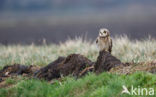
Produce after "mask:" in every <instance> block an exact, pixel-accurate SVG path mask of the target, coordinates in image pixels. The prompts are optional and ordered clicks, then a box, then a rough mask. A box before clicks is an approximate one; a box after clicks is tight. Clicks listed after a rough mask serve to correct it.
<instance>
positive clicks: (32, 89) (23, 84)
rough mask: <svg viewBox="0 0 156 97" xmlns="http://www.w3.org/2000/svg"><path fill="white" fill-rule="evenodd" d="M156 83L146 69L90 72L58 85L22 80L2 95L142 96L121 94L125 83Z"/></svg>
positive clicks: (151, 85) (7, 96)
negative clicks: (125, 71) (144, 71)
mask: <svg viewBox="0 0 156 97" xmlns="http://www.w3.org/2000/svg"><path fill="white" fill-rule="evenodd" d="M155 84H156V75H152V74H149V73H143V72H138V73H135V74H132V75H129V76H126V75H115V74H110V73H102V74H100V75H98V76H97V75H95V74H89V75H87V76H85V77H83V78H81V79H78V80H75V79H73V78H71V77H66V78H65V80H64V81H63V82H59V81H56V82H55V83H54V84H49V83H47V82H46V81H39V80H35V79H31V80H20V81H19V82H18V83H17V84H15V86H13V87H11V88H5V89H0V97H138V96H132V95H128V94H121V91H122V85H126V86H127V87H128V88H129V89H130V87H131V86H132V85H133V86H134V87H136V88H137V87H138V86H140V87H141V88H144V87H146V88H154V89H155V90H156V87H155ZM141 97H148V96H146V95H143V96H141ZM150 97H155V96H150Z"/></svg>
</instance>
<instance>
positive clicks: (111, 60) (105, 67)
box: [95, 51, 122, 73]
mask: <svg viewBox="0 0 156 97" xmlns="http://www.w3.org/2000/svg"><path fill="white" fill-rule="evenodd" d="M119 65H122V63H121V61H120V60H119V59H117V58H116V57H114V56H112V55H111V54H110V53H109V52H106V51H100V52H99V56H98V58H97V61H96V62H95V72H96V73H101V72H104V71H109V70H110V69H111V68H113V67H116V66H119Z"/></svg>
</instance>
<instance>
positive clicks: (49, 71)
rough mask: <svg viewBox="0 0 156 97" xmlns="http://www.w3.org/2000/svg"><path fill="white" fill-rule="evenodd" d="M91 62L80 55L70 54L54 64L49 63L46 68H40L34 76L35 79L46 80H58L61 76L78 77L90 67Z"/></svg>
mask: <svg viewBox="0 0 156 97" xmlns="http://www.w3.org/2000/svg"><path fill="white" fill-rule="evenodd" d="M92 65H93V62H91V61H90V60H89V59H88V58H86V57H84V56H82V55H80V54H71V55H69V56H67V57H66V58H65V57H59V58H58V59H57V60H55V61H54V62H52V63H50V64H49V65H48V66H46V67H44V68H41V70H39V72H38V73H37V74H36V77H37V78H43V79H46V80H51V79H54V78H59V77H61V76H67V75H73V76H76V77H79V76H81V75H83V74H84V73H86V72H84V73H83V74H81V72H82V71H83V70H84V69H85V68H87V67H89V66H92Z"/></svg>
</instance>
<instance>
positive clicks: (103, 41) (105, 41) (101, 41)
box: [96, 28, 113, 53]
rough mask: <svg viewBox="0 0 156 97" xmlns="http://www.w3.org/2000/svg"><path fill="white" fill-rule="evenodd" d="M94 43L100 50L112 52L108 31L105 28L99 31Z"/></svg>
mask: <svg viewBox="0 0 156 97" xmlns="http://www.w3.org/2000/svg"><path fill="white" fill-rule="evenodd" d="M96 44H97V46H98V48H99V50H100V51H102V50H105V51H108V52H110V53H111V52H112V46H113V45H112V39H111V37H110V32H109V30H108V29H106V28H102V29H100V31H99V36H98V37H97V39H96Z"/></svg>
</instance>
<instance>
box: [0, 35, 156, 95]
mask: <svg viewBox="0 0 156 97" xmlns="http://www.w3.org/2000/svg"><path fill="white" fill-rule="evenodd" d="M155 47H156V40H154V39H146V40H142V41H130V40H129V39H128V38H127V37H126V36H125V37H117V38H113V52H112V54H113V55H114V56H116V57H117V58H119V59H120V60H121V61H122V62H135V63H137V62H151V61H155V59H156V48H155ZM0 51H1V52H0V68H2V67H3V66H5V65H11V64H15V63H19V64H25V65H40V66H45V65H47V64H48V63H50V62H52V61H53V60H55V59H57V57H58V56H67V55H69V54H72V53H79V54H82V55H84V56H86V57H87V58H89V59H91V60H92V61H95V60H96V58H97V56H98V49H97V47H96V45H95V43H91V42H87V41H83V40H82V39H81V38H77V39H75V40H68V41H66V42H65V43H60V44H59V45H55V44H51V45H46V44H44V45H42V46H36V45H33V44H32V45H9V46H4V45H0ZM63 79H64V80H63V81H61V82H59V81H56V82H55V83H54V84H50V83H49V82H47V81H41V80H37V79H28V78H21V77H20V78H18V79H16V78H9V79H7V80H6V84H11V86H9V87H5V88H0V97H137V96H132V95H128V94H121V91H122V85H126V86H127V87H128V88H129V89H130V87H131V85H133V86H134V87H138V86H140V87H142V88H154V89H155V90H156V75H154V74H150V73H145V72H137V73H134V74H131V75H117V74H110V73H108V72H107V73H102V74H100V75H95V74H92V73H90V74H89V75H87V76H85V77H83V78H80V79H78V80H75V79H74V78H72V77H65V78H63ZM155 93H156V92H155ZM139 97H148V96H146V95H144V96H139ZM150 97H152V96H150ZM153 97H156V96H153Z"/></svg>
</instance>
